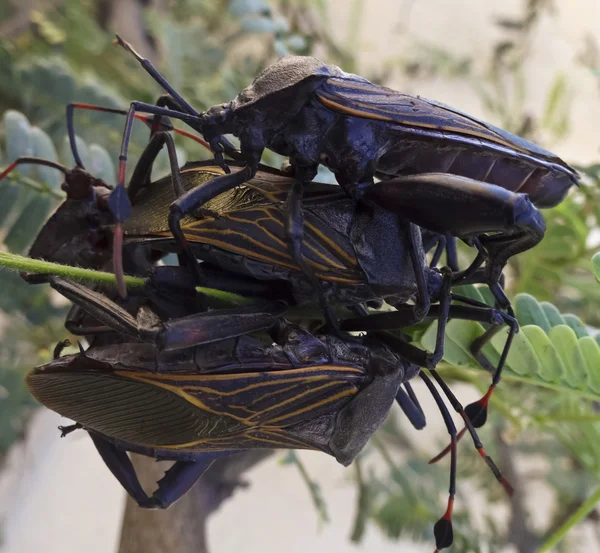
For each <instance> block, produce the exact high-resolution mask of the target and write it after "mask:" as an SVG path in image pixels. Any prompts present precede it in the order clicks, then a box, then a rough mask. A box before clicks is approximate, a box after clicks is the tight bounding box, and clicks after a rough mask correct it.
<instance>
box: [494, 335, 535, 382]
mask: <svg viewBox="0 0 600 553" xmlns="http://www.w3.org/2000/svg"><path fill="white" fill-rule="evenodd" d="M492 344H493V345H494V347H495V348H496V350H498V351H501V350H502V348H504V345H505V344H506V332H499V333H498V334H496V335H495V336H494V337H493V338H492ZM506 366H507V368H509V369H510V370H512V371H513V372H515V373H517V374H519V375H526V374H538V373H539V372H540V370H541V363H540V360H539V358H538V356H537V355H536V352H535V349H534V348H533V346H532V344H531V342H530V341H529V339H528V336H527V334H526V333H525V332H519V334H517V335H516V336H515V338H514V340H513V343H512V346H511V348H510V351H509V353H508V357H507V358H506Z"/></svg>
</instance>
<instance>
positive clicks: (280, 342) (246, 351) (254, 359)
mask: <svg viewBox="0 0 600 553" xmlns="http://www.w3.org/2000/svg"><path fill="white" fill-rule="evenodd" d="M273 338H274V339H275V341H276V343H275V344H273V343H272V339H271V340H265V339H261V338H258V337H250V336H242V337H240V338H236V339H234V340H229V341H226V342H221V343H220V344H219V345H218V346H215V345H211V346H198V347H195V348H188V349H185V350H181V351H179V352H177V353H176V354H173V353H164V352H163V353H157V352H156V350H154V349H153V348H152V347H151V346H149V345H147V344H140V343H130V342H127V341H125V342H121V341H119V342H117V343H116V344H113V343H110V342H108V343H106V342H105V343H103V344H101V345H97V344H95V343H93V345H92V346H91V347H90V348H89V349H88V350H86V351H81V352H80V353H79V354H76V355H68V356H65V357H59V355H60V351H61V347H60V345H59V347H57V349H56V352H55V360H54V361H52V362H51V363H49V364H47V365H45V366H42V367H38V368H36V369H34V370H33V371H31V372H30V373H29V375H28V376H27V377H26V383H27V385H28V387H29V389H30V390H31V392H32V394H33V395H34V396H35V397H36V399H38V400H39V401H40V402H41V403H42V404H44V405H45V406H47V407H49V408H50V409H53V410H55V411H57V412H58V413H60V414H62V415H64V416H67V417H69V418H71V419H74V420H75V421H77V423H76V424H75V425H73V426H71V427H66V428H63V429H62V430H63V435H65V434H67V433H69V432H70V431H72V430H75V429H77V428H84V429H85V430H87V431H88V432H89V434H90V436H91V438H92V440H93V442H94V444H95V446H96V448H97V449H98V451H99V453H100V455H101V456H102V458H103V460H104V461H105V463H106V464H107V466H108V467H109V469H110V470H111V472H112V473H113V474H114V476H115V477H116V478H117V479H118V480H119V482H120V483H121V484H122V485H123V487H124V488H125V489H126V490H127V492H128V493H129V494H130V495H131V496H132V497H133V498H134V499H135V500H136V501H137V502H138V504H139V505H140V506H141V507H144V508H166V507H168V506H169V505H170V504H172V503H173V502H175V501H176V500H177V499H178V498H179V497H181V496H182V495H183V494H185V493H186V492H187V491H188V490H189V489H190V488H191V486H192V485H193V484H194V483H195V482H196V481H197V479H198V478H199V477H200V476H201V475H202V474H203V473H204V472H205V470H206V469H207V466H209V465H210V463H212V462H213V461H214V460H215V459H217V458H219V457H222V456H224V455H229V454H231V453H232V452H235V451H238V450H243V449H250V448H261V447H269V448H273V447H275V448H294V449H298V448H301V449H316V450H321V451H324V452H325V453H328V454H330V455H333V456H335V457H336V459H337V460H338V461H339V462H340V463H342V464H344V465H348V464H350V463H351V462H352V460H353V459H354V458H355V457H356V455H357V454H358V453H359V452H360V450H361V449H362V448H363V447H364V445H365V444H366V442H367V441H368V439H369V438H370V437H371V435H372V434H373V433H374V431H375V430H376V429H377V428H378V427H379V426H380V425H381V424H382V423H383V421H384V420H385V418H386V416H387V414H388V412H389V409H390V407H391V405H392V403H393V401H394V398H395V397H397V395H398V393H399V392H400V391H401V390H402V386H403V385H404V386H406V388H407V390H408V391H410V388H409V387H408V380H409V379H411V378H414V377H415V376H417V375H418V376H420V378H421V379H423V380H424V381H425V383H426V385H427V387H428V388H429V390H430V392H431V393H432V394H433V396H434V399H435V401H436V403H437V405H438V407H439V409H440V411H441V412H442V415H443V416H444V421H445V423H446V426H447V429H448V432H449V433H450V435H451V437H452V444H453V446H452V448H451V454H452V462H451V471H450V488H449V499H448V507H447V510H446V513H445V514H444V516H443V517H442V518H441V519H440V521H438V523H436V525H435V528H434V531H435V536H436V546H437V548H438V549H442V548H445V547H449V546H450V545H451V543H452V522H451V518H452V507H453V503H454V495H455V489H456V461H457V458H456V457H457V451H456V428H455V427H454V425H453V423H452V419H451V418H450V415H449V413H448V410H447V408H446V406H445V404H444V402H443V400H442V398H441V396H440V394H439V392H438V391H437V389H436V388H435V386H434V385H433V383H432V382H431V381H430V380H429V378H428V377H427V376H426V375H425V374H424V373H423V372H422V371H420V369H419V368H418V367H416V366H414V365H411V364H409V363H407V362H406V361H404V360H403V359H402V357H399V356H398V355H397V354H396V353H394V351H393V347H390V345H388V344H386V341H385V340H379V339H378V338H370V337H368V336H366V337H363V338H356V337H351V336H348V335H346V336H344V335H339V336H332V335H327V336H318V337H316V336H314V335H312V334H310V333H308V332H307V331H306V330H302V329H301V328H299V327H296V326H294V325H290V324H289V323H286V322H285V321H282V324H281V326H280V327H279V328H278V330H277V332H276V333H275V335H274V336H273ZM432 374H433V376H434V378H435V380H436V381H437V383H438V385H439V386H440V387H441V388H442V391H443V392H444V393H445V394H447V395H448V397H449V398H450V400H451V401H452V402H453V404H454V403H458V401H457V400H456V398H455V397H454V396H453V394H452V392H450V390H449V389H448V387H447V386H446V385H445V383H444V381H443V380H442V379H441V377H439V375H437V374H436V373H432ZM403 393H404V392H403ZM411 405H412V406H413V410H414V412H415V413H419V415H420V416H422V411H421V408H420V406H419V405H418V403H412V404H411ZM419 415H415V417H414V418H416V419H417V420H418V419H419ZM413 420H414V419H413V418H411V421H413ZM415 426H416V425H415ZM417 427H418V426H417ZM418 428H419V427H418ZM471 430H472V432H473V434H474V440H475V444H476V446H477V448H478V451H479V453H480V455H481V456H482V457H483V458H484V459H485V460H486V462H487V463H488V465H489V466H490V468H491V469H492V471H493V472H494V475H495V476H496V478H497V479H498V480H499V481H500V482H501V483H502V485H503V486H504V488H505V489H506V490H507V491H508V492H509V493H511V492H512V488H511V487H510V484H508V482H507V481H506V480H505V478H504V477H503V476H502V474H501V473H500V471H499V470H498V469H497V467H496V466H495V464H494V463H493V461H492V460H491V459H490V458H489V457H488V456H487V455H486V454H485V451H484V450H483V447H482V445H481V442H479V440H478V438H477V437H476V433H475V431H474V430H473V429H472V427H471ZM127 451H131V452H136V453H140V454H144V455H148V456H151V457H154V458H156V459H159V460H174V461H176V463H175V465H174V466H173V467H172V468H171V469H169V471H168V472H167V474H166V475H165V477H164V478H163V479H161V481H160V482H159V483H158V484H159V486H158V489H157V490H156V491H155V492H154V493H153V494H152V496H150V497H149V496H148V495H147V494H146V493H145V492H144V490H143V489H142V487H141V485H140V484H139V481H138V479H137V476H136V474H135V471H134V469H133V466H132V465H131V463H130V461H129V459H128V457H127Z"/></svg>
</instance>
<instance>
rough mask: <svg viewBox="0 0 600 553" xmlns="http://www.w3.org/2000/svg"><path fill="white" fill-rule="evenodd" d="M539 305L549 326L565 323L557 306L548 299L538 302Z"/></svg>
mask: <svg viewBox="0 0 600 553" xmlns="http://www.w3.org/2000/svg"><path fill="white" fill-rule="evenodd" d="M540 305H541V306H542V309H543V310H544V313H545V314H546V318H547V319H548V323H549V324H550V326H551V327H552V326H558V325H564V324H565V321H564V320H563V318H562V315H561V314H560V311H559V310H558V307H556V306H555V305H554V304H553V303H550V302H549V301H542V302H540Z"/></svg>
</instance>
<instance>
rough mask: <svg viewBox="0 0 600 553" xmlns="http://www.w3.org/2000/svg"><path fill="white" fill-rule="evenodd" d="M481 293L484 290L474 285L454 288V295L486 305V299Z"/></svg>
mask: <svg viewBox="0 0 600 553" xmlns="http://www.w3.org/2000/svg"><path fill="white" fill-rule="evenodd" d="M486 288H487V287H486ZM481 291H482V288H478V287H476V286H473V285H472V284H469V285H463V286H456V287H454V288H452V293H453V294H456V295H459V296H465V297H467V298H470V299H472V300H475V301H480V302H482V303H485V298H484V297H483V294H482V293H481Z"/></svg>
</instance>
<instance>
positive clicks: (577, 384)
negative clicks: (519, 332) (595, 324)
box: [548, 325, 588, 389]
mask: <svg viewBox="0 0 600 553" xmlns="http://www.w3.org/2000/svg"><path fill="white" fill-rule="evenodd" d="M548 338H550V340H551V341H552V343H553V344H554V345H555V347H556V349H557V351H558V353H559V355H560V357H561V359H562V361H563V363H564V365H565V368H566V369H567V372H566V373H565V374H564V375H563V379H564V381H565V382H566V383H567V384H569V386H571V387H572V388H580V389H583V388H585V387H586V384H587V372H588V371H587V365H586V362H585V359H584V357H583V354H582V353H581V351H580V349H579V344H578V341H577V335H576V334H575V331H574V330H573V329H572V328H570V327H568V326H567V325H560V326H555V327H553V328H551V329H550V331H549V332H548Z"/></svg>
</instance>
